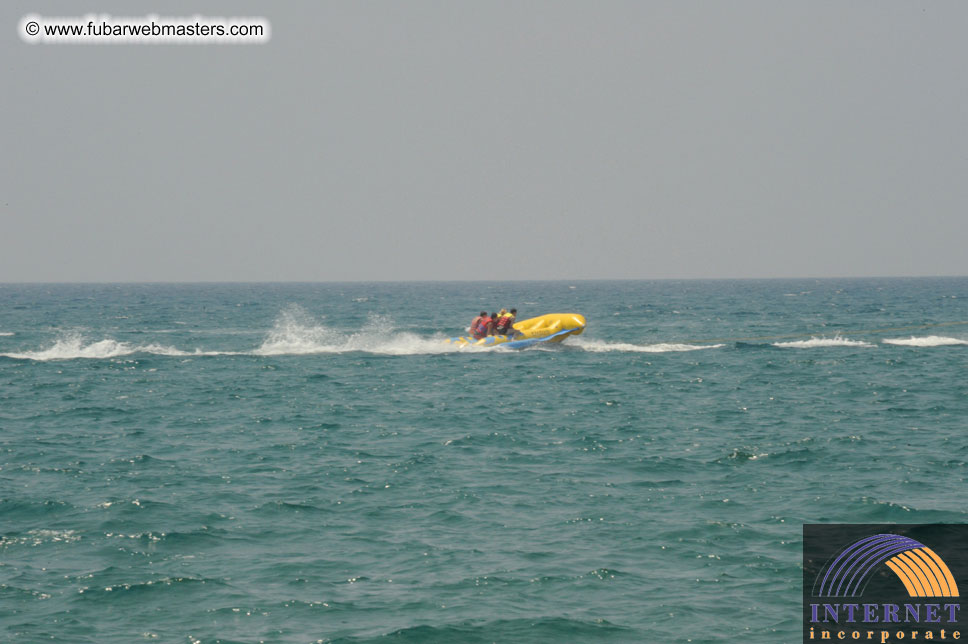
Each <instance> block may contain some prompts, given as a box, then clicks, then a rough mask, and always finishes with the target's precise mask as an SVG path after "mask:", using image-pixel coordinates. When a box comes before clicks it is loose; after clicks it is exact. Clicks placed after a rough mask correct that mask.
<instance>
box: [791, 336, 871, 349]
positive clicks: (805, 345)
mask: <svg viewBox="0 0 968 644" xmlns="http://www.w3.org/2000/svg"><path fill="white" fill-rule="evenodd" d="M773 346H774V347H780V348H782V349H789V348H792V349H817V348H820V347H873V346H874V345H873V344H871V343H870V342H864V341H863V340H850V339H848V338H842V337H840V336H839V335H838V336H834V337H832V338H810V339H809V340H795V341H793V342H774V343H773Z"/></svg>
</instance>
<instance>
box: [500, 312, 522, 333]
mask: <svg viewBox="0 0 968 644" xmlns="http://www.w3.org/2000/svg"><path fill="white" fill-rule="evenodd" d="M517 316H518V310H517V309H511V310H510V311H508V312H506V313H505V312H504V309H501V315H500V316H499V317H498V320H497V322H496V323H495V324H494V332H495V333H497V334H498V335H507V334H509V333H511V329H512V328H514V319H515V318H516V317H517Z"/></svg>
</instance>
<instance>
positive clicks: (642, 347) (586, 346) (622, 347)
mask: <svg viewBox="0 0 968 644" xmlns="http://www.w3.org/2000/svg"><path fill="white" fill-rule="evenodd" d="M568 344H570V345H573V346H576V347H578V348H580V349H582V350H584V351H589V352H592V353H604V352H608V351H623V352H632V353H670V352H675V351H698V350H699V349H719V348H720V347H724V346H726V345H723V344H681V343H678V344H677V343H669V342H660V343H657V344H629V343H627V342H605V341H604V340H588V339H585V338H573V339H569V340H568Z"/></svg>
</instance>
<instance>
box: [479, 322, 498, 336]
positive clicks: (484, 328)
mask: <svg viewBox="0 0 968 644" xmlns="http://www.w3.org/2000/svg"><path fill="white" fill-rule="evenodd" d="M492 322H494V320H492V319H491V318H490V317H483V318H481V321H480V322H478V323H477V335H479V336H480V337H482V338H483V337H485V336H486V335H487V325H488V324H491V323H492Z"/></svg>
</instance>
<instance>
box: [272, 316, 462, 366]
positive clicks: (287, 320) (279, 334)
mask: <svg viewBox="0 0 968 644" xmlns="http://www.w3.org/2000/svg"><path fill="white" fill-rule="evenodd" d="M458 349H459V348H458V347H457V346H456V345H449V344H447V343H446V342H444V338H443V337H442V336H438V337H431V338H428V337H424V336H419V335H417V334H415V333H410V332H407V331H395V330H394V328H393V321H392V320H391V319H389V318H387V317H385V316H379V315H371V316H370V317H369V319H368V320H367V323H366V324H365V325H364V326H363V328H361V329H360V330H359V331H357V332H355V333H343V332H340V331H337V330H335V329H331V328H329V327H327V326H325V325H323V324H320V323H319V322H317V321H316V320H314V319H312V318H311V317H310V316H309V315H307V314H306V313H305V311H303V310H302V309H301V308H300V307H296V306H292V307H289V308H287V309H286V310H285V311H283V312H282V313H281V314H279V317H278V318H277V319H276V322H275V325H274V326H273V328H272V329H271V330H270V331H269V333H268V334H267V335H266V338H265V340H264V341H263V343H262V345H261V346H260V347H259V348H258V349H256V350H255V351H254V352H253V355H257V356H279V355H311V354H322V353H349V352H353V351H361V352H366V353H375V354H383V355H400V356H402V355H420V354H431V353H450V352H453V351H457V350H458Z"/></svg>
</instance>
